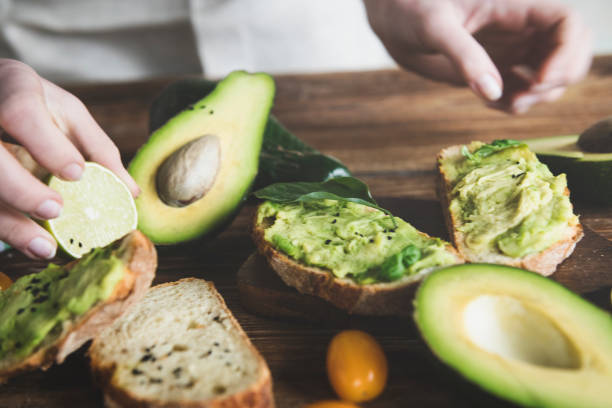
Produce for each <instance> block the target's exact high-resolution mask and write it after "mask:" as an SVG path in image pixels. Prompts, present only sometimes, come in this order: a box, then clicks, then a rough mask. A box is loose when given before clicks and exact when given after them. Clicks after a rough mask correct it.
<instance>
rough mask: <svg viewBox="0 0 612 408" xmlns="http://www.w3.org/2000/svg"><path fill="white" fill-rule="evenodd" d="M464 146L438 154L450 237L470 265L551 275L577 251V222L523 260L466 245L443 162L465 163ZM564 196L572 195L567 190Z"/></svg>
mask: <svg viewBox="0 0 612 408" xmlns="http://www.w3.org/2000/svg"><path fill="white" fill-rule="evenodd" d="M462 148H463V146H462V145H456V146H451V147H448V148H446V149H443V150H442V151H440V153H438V157H437V164H438V181H437V189H436V190H437V193H438V198H439V199H440V201H441V205H442V211H443V213H444V219H445V223H446V227H447V229H448V232H449V235H450V237H451V239H452V241H453V243H454V245H455V247H456V248H457V250H458V251H459V253H460V254H461V255H462V256H463V257H464V258H465V260H466V261H468V262H482V263H497V264H504V265H509V266H515V267H518V268H523V269H527V270H530V271H533V272H537V273H539V274H541V275H544V276H548V275H551V274H552V273H553V272H554V271H555V270H556V268H557V265H558V264H560V263H561V262H562V261H563V260H564V259H565V258H567V257H569V256H570V255H571V253H572V252H573V251H574V248H575V246H576V243H577V242H578V241H580V239H581V238H582V237H583V235H584V234H583V230H582V225H580V223H579V222H578V221H577V219H576V221H575V222H570V223H568V225H567V227H566V228H565V229H564V230H563V232H562V233H561V234H560V235H559V237H558V240H557V241H556V242H554V243H553V244H551V245H550V246H549V247H547V248H546V249H544V250H542V251H539V252H535V253H531V254H528V255H526V256H523V257H521V258H513V257H510V256H508V255H505V254H503V253H500V252H490V251H487V252H481V251H473V250H471V249H470V248H469V247H468V246H467V245H466V242H465V235H464V234H463V233H462V232H461V231H460V229H461V225H462V220H461V219H460V217H459V216H458V214H453V213H452V212H451V211H450V203H451V199H452V196H451V192H452V188H453V185H452V182H451V178H450V177H449V175H448V172H447V169H445V167H444V165H443V163H444V162H458V161H460V160H463V153H462ZM564 194H565V195H567V196H569V190H568V189H567V188H566V189H565V192H564Z"/></svg>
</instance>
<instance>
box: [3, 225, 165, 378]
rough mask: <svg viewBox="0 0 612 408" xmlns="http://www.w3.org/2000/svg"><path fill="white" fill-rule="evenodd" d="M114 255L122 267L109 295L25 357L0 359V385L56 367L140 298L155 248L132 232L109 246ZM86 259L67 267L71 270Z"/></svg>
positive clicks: (152, 269) (154, 260) (154, 259)
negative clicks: (20, 375)
mask: <svg viewBox="0 0 612 408" xmlns="http://www.w3.org/2000/svg"><path fill="white" fill-rule="evenodd" d="M113 245H115V246H116V247H117V249H116V250H114V251H113V252H114V254H115V256H116V257H117V258H119V259H120V261H121V262H122V264H123V265H124V268H125V269H124V273H123V276H122V279H121V280H120V281H118V282H117V283H116V284H115V286H114V288H113V289H112V292H111V294H110V296H109V297H108V298H107V299H106V300H104V301H101V302H98V303H97V304H95V305H94V306H93V307H92V308H91V309H89V310H88V311H87V312H85V313H84V314H82V315H80V316H77V317H73V318H71V319H68V320H67V321H64V322H63V324H62V326H61V327H58V329H59V330H60V331H59V333H57V332H55V331H52V332H50V333H49V334H48V335H47V336H46V337H45V338H44V339H43V340H42V341H41V343H40V344H39V345H38V346H37V347H36V349H35V350H34V352H33V353H32V354H30V355H29V356H27V357H26V358H21V359H16V358H14V357H11V356H7V358H5V359H3V360H0V382H2V381H5V380H6V379H8V378H9V377H11V376H14V375H16V374H18V373H20V372H23V371H30V370H33V369H37V368H40V369H43V370H46V369H47V368H48V367H49V366H51V365H52V364H53V363H54V362H56V363H58V364H60V363H62V362H63V361H64V359H65V358H66V356H68V355H69V354H70V353H72V352H73V351H75V350H77V349H78V348H79V347H80V346H81V345H83V344H84V343H85V342H87V341H89V340H91V339H92V338H93V337H95V336H96V335H97V334H98V333H99V332H100V331H101V330H102V329H103V328H105V327H106V326H108V325H110V324H111V323H112V322H113V321H114V320H115V319H117V318H118V317H119V316H121V315H122V314H123V313H124V312H125V311H126V310H127V309H128V308H129V307H130V306H131V305H132V304H133V303H135V302H137V301H138V300H139V299H141V298H142V297H143V296H144V295H145V293H146V291H147V289H148V288H149V286H150V285H151V282H152V281H153V277H154V276H155V269H156V267H157V254H156V251H155V247H154V246H153V244H152V243H151V241H149V239H148V238H147V237H146V236H144V235H143V234H142V233H141V232H139V231H133V232H131V233H130V234H128V235H126V236H125V237H124V238H123V239H121V240H120V241H117V243H115V244H113ZM83 259H87V258H86V257H84V258H82V259H79V260H76V261H73V262H72V263H70V264H69V265H68V266H67V270H70V269H72V268H73V267H74V266H75V265H77V264H78V263H79V262H81V261H82V260H83Z"/></svg>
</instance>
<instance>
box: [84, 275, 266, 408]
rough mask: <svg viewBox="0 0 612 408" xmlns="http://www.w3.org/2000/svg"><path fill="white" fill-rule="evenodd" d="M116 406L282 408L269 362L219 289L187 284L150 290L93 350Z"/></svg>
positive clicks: (99, 379)
mask: <svg viewBox="0 0 612 408" xmlns="http://www.w3.org/2000/svg"><path fill="white" fill-rule="evenodd" d="M89 355H90V357H91V368H92V372H93V375H94V378H95V381H96V383H98V384H99V385H100V387H101V388H102V390H103V392H104V396H105V401H106V404H107V406H113V407H225V408H231V407H253V408H254V407H257V408H267V407H273V406H274V399H273V395H272V380H271V376H270V371H269V370H268V366H267V365H266V363H265V361H264V359H263V358H262V357H261V355H260V354H259V353H258V352H257V350H256V349H255V348H254V347H253V345H252V344H251V342H250V341H249V339H248V337H247V336H246V334H245V333H244V332H243V331H242V328H241V327H240V325H239V324H238V322H237V321H236V320H235V319H234V317H233V316H232V313H231V312H230V311H229V310H228V308H227V306H226V305H225V302H224V301H223V298H222V297H221V295H219V293H218V292H217V291H216V289H215V287H214V285H213V284H212V283H210V282H206V281H204V280H201V279H195V278H187V279H182V280H179V281H177V282H171V283H165V284H162V285H158V286H155V287H153V288H151V289H150V290H149V292H148V293H147V295H146V296H145V297H144V299H143V300H142V301H141V302H140V303H138V304H137V305H136V306H135V307H134V308H132V309H131V310H130V312H129V313H127V314H126V315H124V316H123V317H122V318H121V319H118V320H117V321H116V322H115V323H114V324H113V325H112V326H110V327H108V328H107V329H105V330H104V331H103V332H102V333H101V334H100V335H99V336H98V337H97V338H96V339H95V340H94V341H93V343H92V345H91V348H90V349H89Z"/></svg>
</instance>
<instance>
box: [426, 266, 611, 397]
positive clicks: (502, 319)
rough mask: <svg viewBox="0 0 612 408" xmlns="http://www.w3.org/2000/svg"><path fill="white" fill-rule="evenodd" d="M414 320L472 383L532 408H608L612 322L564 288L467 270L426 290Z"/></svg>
mask: <svg viewBox="0 0 612 408" xmlns="http://www.w3.org/2000/svg"><path fill="white" fill-rule="evenodd" d="M414 318H415V321H416V323H417V326H418V328H419V330H420V332H421V335H422V337H423V339H424V340H425V342H426V343H427V344H428V346H429V347H430V349H431V350H432V351H433V353H434V354H435V355H436V356H437V357H438V358H440V359H441V360H442V361H443V362H444V363H446V364H447V365H449V366H450V367H451V368H453V369H454V370H456V371H458V372H459V373H460V374H461V375H462V376H464V377H465V378H467V379H468V380H470V381H472V382H474V383H476V384H477V385H479V386H480V387H482V388H483V389H485V390H487V391H489V392H491V393H492V394H494V395H496V396H497V397H500V398H502V399H506V400H510V401H512V402H514V403H517V404H521V405H524V406H529V407H556V408H561V407H582V408H587V407H609V406H611V403H612V387H611V386H610V384H612V316H610V314H608V313H607V312H605V311H603V310H601V309H599V308H597V307H596V306H594V305H592V304H590V303H589V302H587V301H585V300H583V299H582V298H581V297H579V296H578V295H576V294H574V293H572V292H571V291H569V290H568V289H566V288H564V287H563V286H561V285H560V284H558V283H556V282H554V281H552V280H550V279H547V278H544V277H542V276H540V275H537V274H535V273H533V272H529V271H525V270H522V269H516V268H512V267H508V266H501V265H489V264H465V265H459V266H451V267H448V268H445V269H442V270H439V271H436V272H434V273H433V274H431V275H430V276H428V277H427V278H426V279H425V280H424V281H423V283H422V284H421V286H420V288H419V290H418V292H417V295H416V298H415V312H414Z"/></svg>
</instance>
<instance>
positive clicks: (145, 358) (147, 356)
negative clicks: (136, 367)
mask: <svg viewBox="0 0 612 408" xmlns="http://www.w3.org/2000/svg"><path fill="white" fill-rule="evenodd" d="M155 360H157V359H156V358H155V356H154V355H153V354H150V353H148V354H145V355H144V356H142V358H141V359H140V362H141V363H145V362H147V361H153V362H155Z"/></svg>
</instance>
